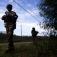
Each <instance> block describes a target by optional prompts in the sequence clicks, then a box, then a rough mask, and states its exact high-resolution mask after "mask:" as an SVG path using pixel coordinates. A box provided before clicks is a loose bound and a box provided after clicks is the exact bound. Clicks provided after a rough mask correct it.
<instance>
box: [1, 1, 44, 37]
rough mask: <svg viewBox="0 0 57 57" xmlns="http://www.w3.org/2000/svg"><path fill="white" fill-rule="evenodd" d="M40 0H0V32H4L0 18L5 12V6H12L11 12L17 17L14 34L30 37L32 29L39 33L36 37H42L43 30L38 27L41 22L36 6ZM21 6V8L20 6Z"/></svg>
mask: <svg viewBox="0 0 57 57" xmlns="http://www.w3.org/2000/svg"><path fill="white" fill-rule="evenodd" d="M40 1H41V0H0V32H5V31H6V30H5V27H4V22H3V21H2V20H1V17H2V16H3V15H4V13H5V11H6V5H7V4H12V5H13V11H15V12H16V13H17V15H18V19H17V22H16V29H15V31H14V34H16V35H20V36H21V35H22V36H31V30H32V27H35V29H36V30H37V31H39V34H38V35H43V32H45V30H44V29H43V28H41V27H40V26H39V24H40V23H42V22H43V17H41V16H40V14H39V12H40V10H39V9H38V7H37V5H39V4H40ZM20 5H21V6H20Z"/></svg>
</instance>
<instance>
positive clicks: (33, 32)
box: [31, 28, 38, 43]
mask: <svg viewBox="0 0 57 57" xmlns="http://www.w3.org/2000/svg"><path fill="white" fill-rule="evenodd" d="M31 33H32V38H33V43H35V41H36V36H37V34H38V32H37V31H35V28H32V31H31Z"/></svg>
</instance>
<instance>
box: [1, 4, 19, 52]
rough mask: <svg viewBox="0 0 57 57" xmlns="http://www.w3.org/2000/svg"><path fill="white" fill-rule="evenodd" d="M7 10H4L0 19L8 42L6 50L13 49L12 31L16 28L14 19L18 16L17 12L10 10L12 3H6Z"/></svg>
mask: <svg viewBox="0 0 57 57" xmlns="http://www.w3.org/2000/svg"><path fill="white" fill-rule="evenodd" d="M6 8H7V11H6V12H5V15H3V16H2V20H4V23H5V28H6V33H7V38H8V42H9V46H8V50H9V51H11V50H14V44H13V31H14V29H16V20H17V18H18V16H17V14H16V13H15V12H14V11H12V5H11V4H8V5H7V7H6Z"/></svg>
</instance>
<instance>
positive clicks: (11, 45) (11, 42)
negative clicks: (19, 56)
mask: <svg viewBox="0 0 57 57" xmlns="http://www.w3.org/2000/svg"><path fill="white" fill-rule="evenodd" d="M13 31H14V30H13V29H12V28H9V38H8V42H9V46H8V48H9V50H14V44H13Z"/></svg>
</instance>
